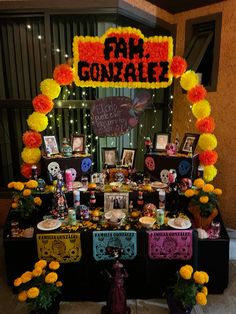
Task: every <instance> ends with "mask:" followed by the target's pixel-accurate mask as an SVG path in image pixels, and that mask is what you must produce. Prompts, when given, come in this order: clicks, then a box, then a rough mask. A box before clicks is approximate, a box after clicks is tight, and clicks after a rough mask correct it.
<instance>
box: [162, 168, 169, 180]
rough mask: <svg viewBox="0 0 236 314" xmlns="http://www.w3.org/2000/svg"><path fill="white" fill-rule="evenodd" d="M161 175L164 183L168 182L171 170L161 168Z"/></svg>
mask: <svg viewBox="0 0 236 314" xmlns="http://www.w3.org/2000/svg"><path fill="white" fill-rule="evenodd" d="M160 177H161V182H162V183H165V184H168V183H169V170H167V169H163V170H161V173H160Z"/></svg>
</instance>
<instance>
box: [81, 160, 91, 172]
mask: <svg viewBox="0 0 236 314" xmlns="http://www.w3.org/2000/svg"><path fill="white" fill-rule="evenodd" d="M91 166H92V160H91V159H90V158H84V159H83V160H82V163H81V170H82V172H87V171H89V169H90V168H91Z"/></svg>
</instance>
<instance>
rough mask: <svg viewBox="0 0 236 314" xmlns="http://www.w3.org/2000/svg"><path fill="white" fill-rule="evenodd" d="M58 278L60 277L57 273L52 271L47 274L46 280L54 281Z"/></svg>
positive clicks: (48, 281) (47, 281)
mask: <svg viewBox="0 0 236 314" xmlns="http://www.w3.org/2000/svg"><path fill="white" fill-rule="evenodd" d="M57 279H58V276H57V273H55V272H51V273H49V274H47V276H46V277H45V282H46V283H54V282H56V281H57Z"/></svg>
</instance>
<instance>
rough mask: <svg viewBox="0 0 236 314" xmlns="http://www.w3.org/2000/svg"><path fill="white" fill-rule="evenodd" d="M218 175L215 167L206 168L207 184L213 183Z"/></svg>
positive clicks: (205, 178) (205, 177)
mask: <svg viewBox="0 0 236 314" xmlns="http://www.w3.org/2000/svg"><path fill="white" fill-rule="evenodd" d="M216 175H217V169H216V167H215V166H213V165H211V166H206V167H204V173H203V178H204V180H205V181H206V182H211V181H212V180H213V179H214V178H215V176H216Z"/></svg>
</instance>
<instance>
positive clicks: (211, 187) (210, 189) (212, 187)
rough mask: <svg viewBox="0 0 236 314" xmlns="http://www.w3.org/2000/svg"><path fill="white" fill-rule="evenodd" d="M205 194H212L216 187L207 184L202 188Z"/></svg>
mask: <svg viewBox="0 0 236 314" xmlns="http://www.w3.org/2000/svg"><path fill="white" fill-rule="evenodd" d="M202 190H203V191H204V192H212V191H213V190H214V186H213V185H212V184H209V183H208V184H205V185H204V187H203V188H202Z"/></svg>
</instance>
